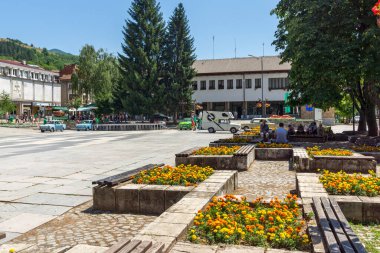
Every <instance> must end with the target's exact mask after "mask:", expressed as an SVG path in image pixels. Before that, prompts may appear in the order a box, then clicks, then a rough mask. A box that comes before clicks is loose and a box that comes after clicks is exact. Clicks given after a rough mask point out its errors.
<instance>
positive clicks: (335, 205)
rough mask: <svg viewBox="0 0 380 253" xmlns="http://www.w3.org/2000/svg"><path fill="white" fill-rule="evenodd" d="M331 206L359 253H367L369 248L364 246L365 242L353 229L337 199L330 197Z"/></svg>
mask: <svg viewBox="0 0 380 253" xmlns="http://www.w3.org/2000/svg"><path fill="white" fill-rule="evenodd" d="M330 202H331V206H332V209H333V211H334V212H335V214H336V217H337V218H338V220H339V222H340V224H341V225H342V228H343V230H344V231H345V232H346V234H347V237H348V239H349V240H350V242H351V244H352V245H353V247H354V248H355V251H356V252H358V253H367V250H366V249H365V248H364V246H363V244H362V243H361V242H360V240H359V238H358V237H357V235H356V234H355V232H354V231H353V230H352V228H351V226H350V224H349V223H348V221H347V219H346V217H345V216H344V214H343V212H342V210H341V209H340V207H339V205H338V203H337V202H336V200H335V199H330Z"/></svg>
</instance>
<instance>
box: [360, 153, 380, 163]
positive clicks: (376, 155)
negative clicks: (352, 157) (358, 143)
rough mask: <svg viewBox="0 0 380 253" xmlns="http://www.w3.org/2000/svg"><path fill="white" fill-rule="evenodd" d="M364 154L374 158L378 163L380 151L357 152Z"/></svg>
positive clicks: (379, 161)
mask: <svg viewBox="0 0 380 253" xmlns="http://www.w3.org/2000/svg"><path fill="white" fill-rule="evenodd" d="M358 153H359V154H362V155H364V156H372V157H374V158H375V160H376V162H377V163H380V152H358Z"/></svg>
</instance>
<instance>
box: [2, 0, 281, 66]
mask: <svg viewBox="0 0 380 253" xmlns="http://www.w3.org/2000/svg"><path fill="white" fill-rule="evenodd" d="M278 1H279V0H183V1H179V0H161V1H159V2H160V5H161V11H162V12H163V14H164V18H165V20H168V18H169V16H170V15H171V14H172V11H173V10H174V8H175V6H177V5H178V3H179V2H182V3H183V4H184V6H185V8H186V11H187V15H188V18H189V20H190V28H191V32H192V35H193V36H194V38H195V46H196V54H197V57H198V59H210V58H212V57H213V50H212V49H213V47H212V37H213V36H215V58H230V57H234V56H235V53H234V48H235V40H236V45H237V57H246V56H247V55H248V54H252V55H261V54H262V43H263V42H264V43H265V55H276V54H278V53H276V52H275V49H274V47H273V46H272V45H271V43H272V41H273V39H274V32H275V30H276V26H277V18H276V17H275V16H271V15H270V11H271V9H273V8H274V7H275V6H276V4H277V3H278ZM130 4H131V0H108V1H107V0H64V1H60V0H12V1H1V15H0V24H1V25H0V37H9V38H15V39H19V40H21V41H23V42H26V43H28V44H30V43H33V44H34V45H36V46H39V47H46V48H48V49H52V48H58V49H61V50H63V51H66V52H69V53H73V54H78V53H79V50H80V48H81V47H82V46H83V45H84V44H86V43H88V44H92V45H94V46H95V47H96V48H100V47H102V48H104V49H106V50H107V51H108V52H110V53H117V52H119V51H120V48H121V46H120V45H121V42H122V39H123V36H122V33H121V30H122V27H123V25H124V22H125V19H126V18H128V14H127V11H128V9H129V7H130Z"/></svg>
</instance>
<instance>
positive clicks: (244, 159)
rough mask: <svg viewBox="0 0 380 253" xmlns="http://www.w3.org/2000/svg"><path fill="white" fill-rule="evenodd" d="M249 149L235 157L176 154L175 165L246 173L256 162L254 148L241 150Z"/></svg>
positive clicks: (246, 147)
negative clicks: (189, 165)
mask: <svg viewBox="0 0 380 253" xmlns="http://www.w3.org/2000/svg"><path fill="white" fill-rule="evenodd" d="M243 148H245V149H249V151H247V152H245V153H239V151H240V150H238V151H237V152H236V153H235V154H233V155H191V152H182V153H179V154H176V158H175V164H176V166H178V165H180V164H191V165H198V166H201V167H206V166H210V167H211V168H213V169H214V170H237V171H246V170H248V168H249V167H250V166H251V164H252V163H253V162H254V160H255V151H254V148H253V146H251V147H248V145H246V146H243V147H242V148H241V149H243Z"/></svg>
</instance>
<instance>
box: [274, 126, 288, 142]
mask: <svg viewBox="0 0 380 253" xmlns="http://www.w3.org/2000/svg"><path fill="white" fill-rule="evenodd" d="M278 126H279V128H277V129H276V132H275V135H276V143H288V139H287V136H288V131H286V129H285V128H284V123H282V122H281V123H280V124H279V125H278Z"/></svg>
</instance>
